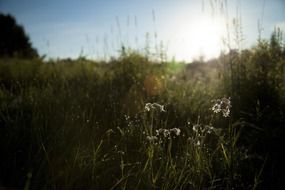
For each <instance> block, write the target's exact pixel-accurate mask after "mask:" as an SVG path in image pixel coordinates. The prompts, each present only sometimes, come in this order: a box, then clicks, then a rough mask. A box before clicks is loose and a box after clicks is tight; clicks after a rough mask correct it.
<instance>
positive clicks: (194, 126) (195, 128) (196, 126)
mask: <svg viewBox="0 0 285 190" xmlns="http://www.w3.org/2000/svg"><path fill="white" fill-rule="evenodd" d="M199 128H200V125H198V124H196V125H193V127H192V129H193V131H194V132H196V133H197V132H198V130H199Z"/></svg>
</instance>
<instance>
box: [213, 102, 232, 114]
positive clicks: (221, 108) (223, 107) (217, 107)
mask: <svg viewBox="0 0 285 190" xmlns="http://www.w3.org/2000/svg"><path fill="white" fill-rule="evenodd" d="M214 102H215V104H214V105H213V106H212V108H211V110H212V111H213V112H214V113H220V112H222V113H223V116H224V117H229V115H230V108H231V107H232V106H231V100H230V98H222V99H217V100H214Z"/></svg>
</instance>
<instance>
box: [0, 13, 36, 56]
mask: <svg viewBox="0 0 285 190" xmlns="http://www.w3.org/2000/svg"><path fill="white" fill-rule="evenodd" d="M0 57H20V58H36V57H38V52H37V50H36V49H34V48H33V47H32V45H31V42H30V39H29V37H28V35H27V34H26V33H25V30H24V28H23V27H22V26H21V25H19V24H17V22H16V20H15V18H14V17H13V16H11V15H9V14H7V15H5V14H2V13H0Z"/></svg>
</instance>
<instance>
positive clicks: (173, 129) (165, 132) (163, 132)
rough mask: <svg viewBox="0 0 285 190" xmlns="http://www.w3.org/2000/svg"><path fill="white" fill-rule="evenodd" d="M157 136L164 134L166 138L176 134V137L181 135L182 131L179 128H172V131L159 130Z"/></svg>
mask: <svg viewBox="0 0 285 190" xmlns="http://www.w3.org/2000/svg"><path fill="white" fill-rule="evenodd" d="M155 133H156V136H159V135H160V134H162V135H163V136H164V137H165V138H167V137H170V135H171V134H174V135H176V136H179V135H180V133H181V130H180V129H178V128H172V129H157V130H155Z"/></svg>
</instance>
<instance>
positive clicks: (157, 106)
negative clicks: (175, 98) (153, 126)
mask: <svg viewBox="0 0 285 190" xmlns="http://www.w3.org/2000/svg"><path fill="white" fill-rule="evenodd" d="M144 108H145V110H146V111H150V110H156V109H157V110H159V111H160V112H166V110H165V108H164V105H160V104H158V103H146V104H145V107H144Z"/></svg>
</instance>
